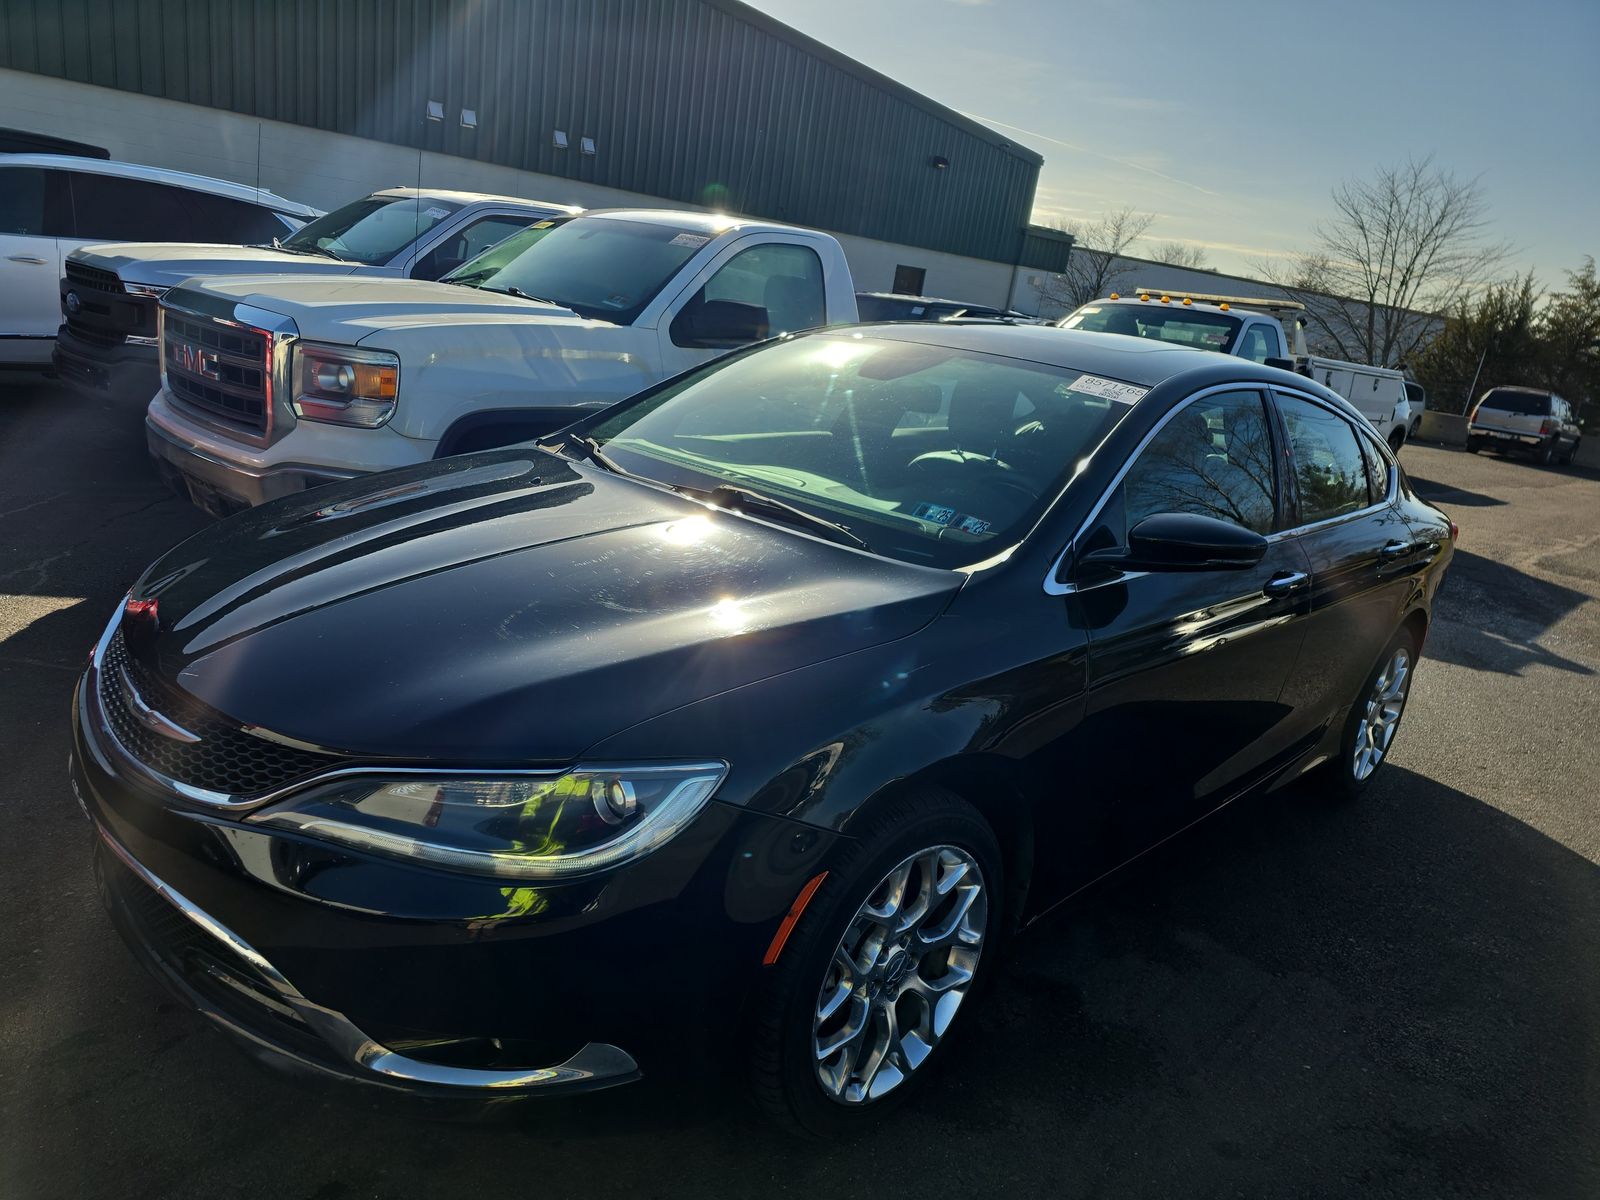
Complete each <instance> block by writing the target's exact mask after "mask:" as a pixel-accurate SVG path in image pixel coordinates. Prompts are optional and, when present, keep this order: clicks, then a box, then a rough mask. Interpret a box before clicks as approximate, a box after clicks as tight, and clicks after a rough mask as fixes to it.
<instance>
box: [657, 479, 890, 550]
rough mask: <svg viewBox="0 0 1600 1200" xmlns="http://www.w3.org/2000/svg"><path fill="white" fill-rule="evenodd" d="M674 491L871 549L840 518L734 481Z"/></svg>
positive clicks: (685, 486) (859, 547)
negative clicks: (814, 510)
mask: <svg viewBox="0 0 1600 1200" xmlns="http://www.w3.org/2000/svg"><path fill="white" fill-rule="evenodd" d="M672 490H673V491H675V492H678V493H680V494H682V495H685V496H689V497H691V498H692V499H695V500H703V501H705V502H707V503H709V504H715V505H716V506H717V507H718V508H727V509H732V510H734V511H735V512H747V513H750V514H751V515H752V516H757V515H759V516H763V517H774V518H776V519H778V520H781V521H787V522H788V523H789V524H791V525H804V526H806V527H807V528H810V529H815V530H818V531H819V532H821V533H822V534H823V535H824V536H826V537H828V538H831V539H832V540H833V541H836V542H846V543H848V544H849V545H852V546H855V547H856V548H857V549H860V550H870V549H872V547H871V546H869V545H868V544H867V543H866V540H865V539H863V538H860V537H858V536H856V534H854V533H852V532H851V531H850V530H848V529H846V528H845V527H844V526H843V525H840V524H839V523H838V522H837V521H830V520H828V519H827V518H826V517H819V516H817V515H816V514H815V513H808V512H807V511H806V510H805V509H803V508H796V507H795V506H794V505H792V504H785V503H784V502H783V501H782V500H774V499H773V498H772V497H771V496H764V495H762V494H761V493H760V492H754V491H751V490H750V489H749V488H743V487H735V486H734V485H733V484H731V483H721V484H718V485H717V486H716V487H714V488H697V487H690V486H688V485H687V484H680V485H678V486H677V487H674V488H673V489H672Z"/></svg>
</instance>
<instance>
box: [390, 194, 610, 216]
mask: <svg viewBox="0 0 1600 1200" xmlns="http://www.w3.org/2000/svg"><path fill="white" fill-rule="evenodd" d="M372 194H373V195H374V196H417V197H420V198H421V199H423V200H444V201H447V202H448V203H451V204H463V205H465V204H483V203H486V202H493V203H495V204H520V205H525V206H527V207H529V208H536V209H540V210H542V211H547V212H564V213H571V214H573V215H574V216H576V215H577V214H578V213H581V212H582V211H583V208H582V207H581V206H579V205H576V204H557V203H556V202H555V201H553V200H530V199H529V198H528V197H526V196H501V195H496V194H495V193H493V192H458V191H452V190H450V189H447V188H414V187H392V188H384V189H383V190H382V191H378V192H373V193H372Z"/></svg>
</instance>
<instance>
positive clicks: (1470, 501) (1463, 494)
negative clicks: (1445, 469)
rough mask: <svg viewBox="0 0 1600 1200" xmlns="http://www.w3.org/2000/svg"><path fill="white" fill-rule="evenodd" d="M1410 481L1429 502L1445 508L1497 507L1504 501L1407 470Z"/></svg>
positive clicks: (1504, 502) (1418, 493)
mask: <svg viewBox="0 0 1600 1200" xmlns="http://www.w3.org/2000/svg"><path fill="white" fill-rule="evenodd" d="M1406 477H1407V478H1408V479H1409V480H1410V481H1411V486H1412V487H1414V488H1415V489H1416V490H1417V495H1419V496H1421V497H1422V498H1423V499H1424V500H1426V501H1427V502H1428V503H1429V504H1439V505H1443V506H1444V507H1445V508H1447V509H1448V508H1450V507H1452V506H1456V507H1460V508H1498V507H1501V506H1503V505H1504V504H1506V501H1504V500H1501V499H1499V498H1498V497H1495V496H1488V495H1485V494H1484V493H1483V492H1471V491H1468V490H1467V489H1466V488H1458V487H1452V486H1451V485H1450V484H1448V483H1434V482H1433V481H1432V480H1431V479H1423V478H1422V477H1420V476H1418V475H1412V474H1410V473H1409V472H1408V473H1407V476H1406Z"/></svg>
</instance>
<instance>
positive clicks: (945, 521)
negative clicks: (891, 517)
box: [911, 504, 991, 537]
mask: <svg viewBox="0 0 1600 1200" xmlns="http://www.w3.org/2000/svg"><path fill="white" fill-rule="evenodd" d="M911 515H912V516H913V517H916V518H917V520H919V521H927V522H929V523H930V524H933V525H943V526H944V527H945V528H946V529H959V530H960V531H961V532H962V533H970V534H972V535H973V536H974V537H977V536H980V535H982V534H985V533H988V532H989V530H990V528H991V526H990V524H989V522H988V521H985V520H984V519H983V518H982V517H972V516H968V515H967V514H966V513H964V512H957V511H956V510H955V509H953V508H951V507H950V506H949V505H948V504H919V505H917V506H916V508H914V509H912V510H911Z"/></svg>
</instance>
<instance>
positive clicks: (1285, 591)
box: [1261, 571, 1311, 596]
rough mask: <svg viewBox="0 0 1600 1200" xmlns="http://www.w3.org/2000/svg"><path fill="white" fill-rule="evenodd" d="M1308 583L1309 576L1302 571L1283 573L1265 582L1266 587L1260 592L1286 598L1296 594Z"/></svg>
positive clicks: (1309, 580)
mask: <svg viewBox="0 0 1600 1200" xmlns="http://www.w3.org/2000/svg"><path fill="white" fill-rule="evenodd" d="M1310 582H1311V576H1309V575H1307V574H1306V573H1305V572H1304V571H1285V572H1283V573H1282V574H1279V575H1274V576H1273V577H1272V578H1271V579H1269V580H1267V583H1266V586H1265V587H1263V588H1262V589H1261V590H1262V592H1263V593H1264V594H1266V595H1268V596H1287V595H1289V594H1290V593H1291V592H1298V591H1299V590H1300V589H1301V588H1303V587H1305V586H1306V584H1308V583H1310Z"/></svg>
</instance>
